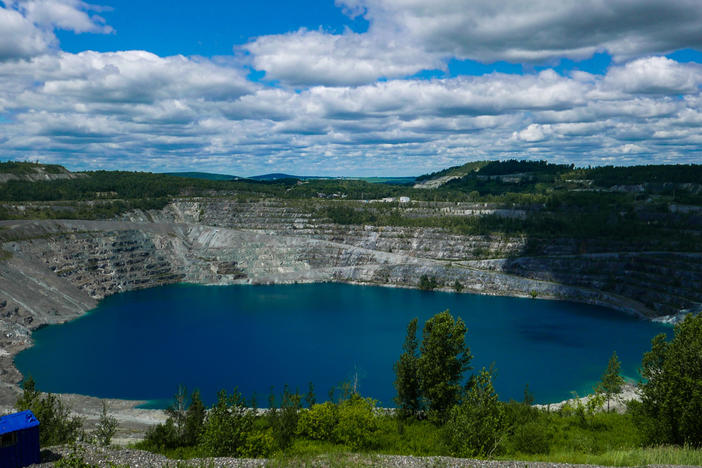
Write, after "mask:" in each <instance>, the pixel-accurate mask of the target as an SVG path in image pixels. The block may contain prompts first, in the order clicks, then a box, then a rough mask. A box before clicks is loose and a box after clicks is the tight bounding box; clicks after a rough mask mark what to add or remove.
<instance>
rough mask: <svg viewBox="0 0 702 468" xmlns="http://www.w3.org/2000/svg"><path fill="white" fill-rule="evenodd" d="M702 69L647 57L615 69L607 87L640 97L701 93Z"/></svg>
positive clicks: (606, 82)
mask: <svg viewBox="0 0 702 468" xmlns="http://www.w3.org/2000/svg"><path fill="white" fill-rule="evenodd" d="M700 84H702V66H700V65H696V64H686V65H682V64H680V63H678V62H676V61H674V60H671V59H668V58H665V57H647V58H644V59H639V60H634V61H632V62H629V63H627V64H626V65H624V66H621V67H615V68H613V69H612V70H610V72H609V73H608V74H607V79H606V80H605V85H608V86H610V87H611V88H613V89H615V90H624V91H626V92H629V93H639V94H668V95H670V94H672V95H675V94H690V93H697V92H699V86H700Z"/></svg>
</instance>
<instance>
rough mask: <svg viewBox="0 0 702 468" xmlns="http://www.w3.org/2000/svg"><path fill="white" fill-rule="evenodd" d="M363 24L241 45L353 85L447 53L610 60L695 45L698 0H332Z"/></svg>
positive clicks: (302, 81) (699, 43) (312, 76)
mask: <svg viewBox="0 0 702 468" xmlns="http://www.w3.org/2000/svg"><path fill="white" fill-rule="evenodd" d="M336 4H337V5H338V6H339V7H341V8H342V9H343V10H344V12H345V13H346V14H348V15H349V16H352V17H353V16H358V15H363V16H364V17H365V18H366V19H367V20H368V21H369V23H370V26H369V30H368V31H367V32H365V33H361V34H358V33H353V32H350V31H346V32H344V33H343V34H330V33H326V32H320V31H307V30H300V31H297V32H294V33H289V34H282V35H271V36H261V37H259V38H257V39H255V40H254V41H252V42H250V43H249V44H246V45H245V46H244V49H245V50H247V51H248V52H249V53H250V54H252V61H253V65H254V67H255V68H256V69H258V70H262V71H265V72H266V74H267V77H268V78H270V79H273V80H280V81H282V82H283V83H287V84H289V85H292V86H306V85H315V84H319V85H358V84H362V83H371V82H374V81H375V80H377V79H378V78H381V77H386V78H398V77H405V76H409V75H412V74H414V73H417V72H419V71H421V70H427V69H444V68H445V66H446V65H445V63H446V60H448V59H450V58H458V59H471V60H477V61H480V62H485V63H492V62H496V61H508V62H517V63H539V64H542V63H549V62H553V61H557V60H560V59H561V58H563V57H567V58H571V59H576V60H577V59H586V58H589V57H591V56H592V55H593V54H595V53H596V52H601V51H607V52H608V53H610V54H612V55H613V56H614V58H615V61H616V62H619V63H623V62H625V61H627V60H631V59H634V58H637V57H644V56H649V55H653V54H660V53H666V52H670V51H674V50H678V49H681V48H687V47H693V48H695V47H697V48H699V47H702V28H700V27H699V25H700V24H702V8H700V6H699V1H698V0H676V1H673V2H671V1H667V0H636V1H634V0H609V1H606V2H605V1H602V0H534V1H529V2H524V1H522V0H434V1H432V2H426V1H421V0H336Z"/></svg>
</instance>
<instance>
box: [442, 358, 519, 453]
mask: <svg viewBox="0 0 702 468" xmlns="http://www.w3.org/2000/svg"><path fill="white" fill-rule="evenodd" d="M445 429H446V437H447V445H448V446H449V448H450V450H451V453H452V454H453V455H455V456H459V457H474V456H483V457H484V456H488V457H489V456H492V455H494V454H495V453H496V451H497V449H498V447H499V445H500V443H501V442H502V439H503V438H504V436H505V433H506V430H505V429H506V428H505V424H504V408H503V406H502V403H500V402H499V401H498V399H497V394H496V393H495V389H494V387H493V385H492V370H486V369H485V368H483V370H482V371H481V372H480V373H479V374H478V375H477V376H476V378H475V382H474V383H473V385H471V387H470V389H469V390H468V392H467V393H466V395H465V398H464V400H463V402H462V403H461V404H460V405H456V406H454V407H453V408H452V409H451V412H450V415H449V420H448V422H447V423H446V428H445Z"/></svg>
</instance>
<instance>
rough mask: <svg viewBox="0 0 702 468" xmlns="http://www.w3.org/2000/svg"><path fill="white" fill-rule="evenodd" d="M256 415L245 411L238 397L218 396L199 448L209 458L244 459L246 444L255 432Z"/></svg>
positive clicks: (206, 422)
mask: <svg viewBox="0 0 702 468" xmlns="http://www.w3.org/2000/svg"><path fill="white" fill-rule="evenodd" d="M254 420H255V414H254V412H253V411H251V410H250V409H249V408H247V405H246V402H245V400H244V398H243V397H242V396H241V393H239V392H238V391H236V390H235V391H234V392H233V393H232V394H231V395H229V394H227V392H226V391H225V390H221V391H220V392H219V393H218V394H217V402H216V403H215V404H214V405H213V406H212V408H210V410H209V412H208V413H207V419H206V420H205V427H204V429H203V432H202V438H201V446H202V447H203V449H204V450H205V452H206V453H207V454H208V455H209V456H213V457H229V456H244V455H248V454H247V453H246V452H247V450H246V443H247V440H248V439H249V436H251V434H252V432H253V430H254Z"/></svg>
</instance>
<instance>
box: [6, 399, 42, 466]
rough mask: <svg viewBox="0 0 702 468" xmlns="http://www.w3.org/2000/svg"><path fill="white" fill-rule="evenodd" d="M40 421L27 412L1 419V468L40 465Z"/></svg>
mask: <svg viewBox="0 0 702 468" xmlns="http://www.w3.org/2000/svg"><path fill="white" fill-rule="evenodd" d="M40 459H41V457H40V455H39V420H38V419H37V418H36V417H35V416H34V414H33V413H32V412H31V411H29V410H27V411H22V412H21V413H15V414H10V415H7V416H3V417H0V468H18V467H21V466H29V465H32V464H34V463H39V462H40V461H41V460H40Z"/></svg>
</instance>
